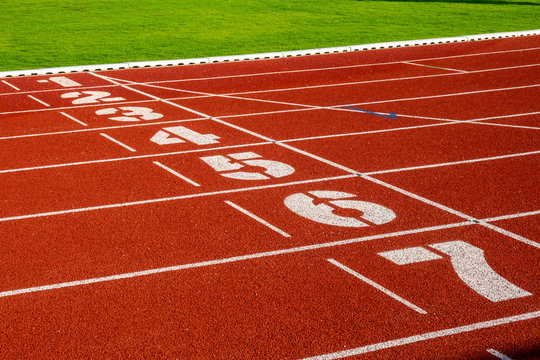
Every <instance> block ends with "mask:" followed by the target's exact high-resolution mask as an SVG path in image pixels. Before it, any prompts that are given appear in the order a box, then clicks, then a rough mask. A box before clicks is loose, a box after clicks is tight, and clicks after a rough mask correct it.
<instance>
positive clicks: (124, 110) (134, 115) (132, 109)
mask: <svg viewBox="0 0 540 360" xmlns="http://www.w3.org/2000/svg"><path fill="white" fill-rule="evenodd" d="M119 110H121V114H120V115H121V116H112V117H109V120H114V121H141V120H156V119H161V118H162V117H163V114H160V113H156V112H154V110H152V109H150V108H146V107H140V106H122V107H119V108H118V109H117V108H107V109H101V110H97V111H96V115H114V114H116V113H117V112H118V111H119Z"/></svg>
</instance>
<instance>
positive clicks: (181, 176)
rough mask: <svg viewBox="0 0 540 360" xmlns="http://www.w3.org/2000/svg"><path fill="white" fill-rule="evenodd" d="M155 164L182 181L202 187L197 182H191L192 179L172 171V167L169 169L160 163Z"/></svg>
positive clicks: (155, 162)
mask: <svg viewBox="0 0 540 360" xmlns="http://www.w3.org/2000/svg"><path fill="white" fill-rule="evenodd" d="M153 163H154V164H156V165H157V166H159V167H160V168H162V169H164V170H166V171H168V172H170V173H171V174H173V175H174V176H176V177H179V178H180V179H182V180H184V181H185V182H187V183H190V184H191V185H193V186H201V185H200V184H197V183H196V182H195V181H193V180H191V179H190V178H188V177H185V176H184V175H182V174H180V173H178V172H177V171H175V170H173V169H171V168H170V167H168V166H166V165H163V164H162V163H160V162H159V161H154V162H153Z"/></svg>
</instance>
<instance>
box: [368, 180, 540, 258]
mask: <svg viewBox="0 0 540 360" xmlns="http://www.w3.org/2000/svg"><path fill="white" fill-rule="evenodd" d="M362 177H363V178H364V179H366V180H370V181H371V182H374V183H376V184H379V185H382V186H384V187H386V188H388V189H392V190H394V191H397V192H399V193H401V194H403V195H406V196H408V197H411V198H413V199H416V200H418V201H420V202H423V203H425V204H428V205H431V206H434V207H436V208H438V209H441V210H443V211H446V212H448V213H450V214H453V215H456V216H459V217H461V218H463V219H467V220H469V221H474V222H476V223H478V224H480V225H482V226H484V227H487V228H488V229H491V230H494V231H496V232H498V233H500V234H503V235H506V236H508V237H511V238H513V239H514V240H517V241H520V242H522V243H524V244H527V245H530V246H533V247H535V248H537V249H540V244H539V243H537V242H535V241H532V240H530V239H527V238H525V237H523V236H521V235H517V234H514V233H512V232H510V231H507V230H504V229H502V228H500V227H498V226H495V225H493V224H489V223H487V222H485V221H483V220H479V219H476V218H474V217H472V216H470V215H467V214H464V213H462V212H461V211H458V210H454V209H452V208H449V207H448V206H445V205H442V204H439V203H437V202H435V201H432V200H429V199H427V198H425V197H423V196H420V195H417V194H414V193H412V192H410V191H407V190H404V189H401V188H399V187H397V186H394V185H391V184H389V183H386V182H384V181H382V180H379V179H376V178H373V177H371V176H369V175H363V176H362Z"/></svg>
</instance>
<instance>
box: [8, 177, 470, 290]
mask: <svg viewBox="0 0 540 360" xmlns="http://www.w3.org/2000/svg"><path fill="white" fill-rule="evenodd" d="M155 169H156V170H155V171H152V172H149V175H148V179H149V181H150V180H153V179H156V178H157V177H158V176H159V174H160V173H158V172H157V171H158V170H160V171H161V172H162V174H163V177H165V175H168V176H169V177H168V178H167V179H169V180H168V182H167V183H163V185H162V186H161V187H160V188H157V185H156V184H155V183H154V184H153V185H154V186H153V187H152V189H148V188H147V187H145V185H138V186H137V187H135V185H133V183H134V179H124V184H126V185H130V186H131V188H132V189H135V190H139V191H140V192H141V193H142V192H143V191H146V192H150V191H154V192H157V191H160V192H167V191H170V192H173V191H174V192H176V193H179V192H180V191H183V192H184V193H188V194H189V193H191V194H194V196H186V197H184V199H178V200H173V201H164V202H155V203H147V204H139V205H133V206H123V207H116V208H110V209H101V210H96V211H84V212H79V213H71V214H70V213H66V214H57V215H52V216H45V217H36V218H27V219H24V220H15V221H2V222H0V228H1V229H2V232H3V234H5V235H4V236H5V239H6V241H5V242H3V244H2V252H3V254H5V255H4V256H5V261H4V262H3V264H1V266H2V271H3V273H5V274H9V276H7V275H6V278H5V280H4V281H3V282H2V290H4V291H6V290H13V289H17V288H21V287H31V286H39V285H47V284H49V283H57V282H65V281H72V280H79V279H85V278H89V277H99V276H106V275H111V274H116V273H125V272H132V271H139V270H145V269H151V268H157V267H163V266H171V265H178V264H183V263H192V262H198V261H206V260H213V259H219V258H227V257H230V256H239V255H245V254H250V253H258V252H264V251H272V250H276V249H281V248H290V247H294V246H304V245H310V244H317V243H327V242H331V241H341V240H343V239H350V238H358V237H365V236H375V238H376V237H377V236H378V235H379V234H385V233H391V232H396V231H404V230H414V229H417V228H419V227H431V226H439V225H444V224H450V223H455V222H462V221H463V220H462V219H460V218H458V217H456V216H453V215H450V214H447V213H445V212H443V211H441V210H438V209H436V208H433V207H430V206H428V205H425V204H421V203H417V202H415V201H414V200H412V199H410V198H408V197H406V196H403V195H400V194H397V193H394V192H392V191H390V190H387V189H383V188H381V187H378V186H377V185H375V184H373V183H371V182H368V181H365V180H362V179H359V178H351V179H342V180H333V181H332V180H328V181H318V182H313V183H308V182H302V183H298V184H296V185H289V186H277V187H261V188H258V187H257V188H251V189H249V190H244V191H237V192H223V193H216V194H213V195H211V196H208V195H207V196H204V197H201V196H196V194H197V193H199V192H201V190H200V189H199V188H198V187H195V186H192V185H190V184H188V183H186V182H184V181H183V180H180V179H176V178H173V177H172V175H170V174H168V173H166V172H165V171H164V170H162V169H159V168H158V167H157V166H156V167H155ZM149 170H151V169H149ZM150 176H152V177H150ZM187 176H188V177H189V175H187ZM170 179H173V180H170ZM274 183H276V182H275V181H274ZM112 186H113V185H109V188H110V189H111V190H114V191H115V192H116V194H114V193H113V191H111V193H110V194H106V193H105V192H104V191H102V192H101V193H97V192H96V193H94V194H92V195H93V196H94V197H97V198H98V199H99V198H102V197H104V196H109V197H118V196H120V195H121V193H120V191H123V193H124V194H127V195H128V196H129V195H131V196H140V195H134V194H135V193H130V189H129V188H128V187H125V188H124V189H123V190H122V188H121V186H114V187H112ZM201 187H202V186H201ZM307 191H334V192H335V191H339V192H341V193H347V194H349V196H347V198H348V201H345V200H342V201H341V202H339V201H338V202H337V203H336V204H339V205H340V206H345V205H347V204H351V205H352V206H355V205H362V204H363V203H359V201H363V202H368V204H363V205H364V206H367V207H368V208H369V209H372V210H369V211H368V212H369V213H371V212H373V211H375V212H374V213H373V214H372V215H365V216H364V217H361V216H359V211H358V210H354V209H347V208H346V207H343V208H341V209H340V208H339V206H338V205H333V203H331V202H330V201H331V200H330V199H328V200H324V198H322V199H319V200H316V201H313V205H311V206H307V205H308V204H309V202H306V206H307V210H309V209H310V208H313V207H314V206H315V205H317V204H325V203H326V204H327V205H326V206H319V207H318V208H319V209H320V208H321V207H322V208H325V207H328V206H330V207H331V208H335V209H336V210H334V211H335V215H331V214H329V213H328V212H325V211H322V212H320V215H319V216H318V217H313V216H315V215H313V213H312V215H311V217H306V216H309V213H307V214H306V213H301V212H299V210H298V209H295V208H291V207H289V206H290V205H287V204H288V202H290V200H291V199H292V198H291V196H293V195H294V197H298V196H299V195H295V194H304V197H305V198H308V197H310V198H313V199H317V196H314V195H312V194H308V193H307ZM118 193H120V194H118ZM89 194H90V193H89V192H85V193H84V194H82V195H87V197H88V195H89ZM314 194H317V193H314ZM77 195H78V193H77V192H75V191H74V192H73V195H72V196H77ZM320 196H321V195H320V193H319V197H320ZM81 197H82V196H81ZM294 197H293V198H294ZM287 198H289V200H287V202H286V199H287ZM59 200H61V201H60V203H62V204H63V206H65V204H66V203H67V201H68V200H69V199H65V198H64V199H59ZM49 201H50V200H49ZM70 201H73V200H70ZM225 201H230V202H233V203H234V204H236V205H238V206H240V207H242V208H243V209H245V210H247V211H249V212H250V213H252V214H254V215H256V216H258V217H259V218H261V219H264V220H265V221H266V222H268V223H270V224H272V225H274V226H276V227H278V228H279V229H281V230H283V231H284V232H286V233H288V234H290V235H291V237H283V236H282V235H280V234H278V233H276V232H274V231H273V230H272V229H269V228H267V227H266V226H264V225H263V224H260V223H259V222H256V221H255V220H252V219H246V218H245V217H244V216H243V215H242V214H239V213H238V211H237V210H236V209H233V208H232V207H230V206H229V205H228V204H226V203H225ZM372 204H375V205H372ZM27 206H28V205H27ZM385 209H388V210H385ZM315 210H316V209H315ZM323 210H324V209H323ZM338 210H339V211H338ZM381 211H382V213H381ZM382 214H384V216H385V217H382V218H381V216H382ZM329 219H330V220H334V224H333V225H332V224H330V225H329V224H328V221H329ZM355 219H356V220H355ZM335 221H338V222H335ZM377 223H379V224H378V225H377ZM237 229H238V230H237ZM240 231H241V232H240ZM51 241H52V243H51V247H48V246H47V245H46V244H47V243H49V242H51ZM22 244H24V246H21V245H22ZM39 248H43V249H42V251H36V249H39ZM60 253H61V254H62V256H61V257H59V254H60ZM120 255H121V256H120ZM21 269H24V270H21Z"/></svg>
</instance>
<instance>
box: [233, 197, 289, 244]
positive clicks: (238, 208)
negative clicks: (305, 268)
mask: <svg viewBox="0 0 540 360" xmlns="http://www.w3.org/2000/svg"><path fill="white" fill-rule="evenodd" d="M225 203H226V204H227V205H229V206H232V207H233V208H235V209H236V210H238V211H240V212H241V213H243V214H245V215H247V216H249V217H250V218H252V219H253V220H255V221H258V222H260V223H261V224H263V225H264V226H266V227H268V228H270V229H272V230H274V231H275V232H277V233H278V234H280V235H281V236H284V237H291V235H289V234H287V233H286V232H285V231H283V230H281V229H280V228H278V227H276V226H274V225H272V224H270V223H269V222H268V221H266V220H264V219H261V218H260V217H258V216H257V215H255V214H253V213H252V212H249V211H247V210H246V209H244V208H243V207H241V206H239V205H237V204H235V203H233V202H232V201H228V200H227V201H225Z"/></svg>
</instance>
